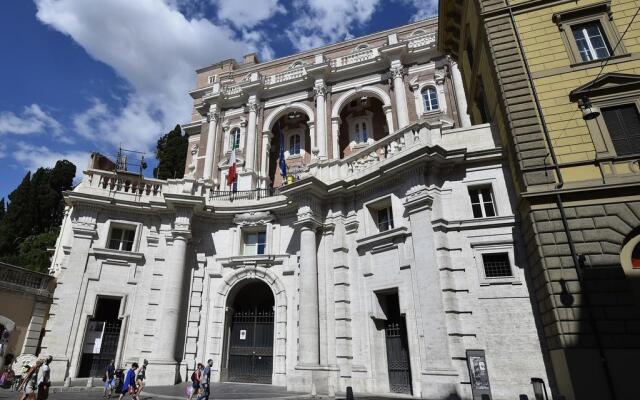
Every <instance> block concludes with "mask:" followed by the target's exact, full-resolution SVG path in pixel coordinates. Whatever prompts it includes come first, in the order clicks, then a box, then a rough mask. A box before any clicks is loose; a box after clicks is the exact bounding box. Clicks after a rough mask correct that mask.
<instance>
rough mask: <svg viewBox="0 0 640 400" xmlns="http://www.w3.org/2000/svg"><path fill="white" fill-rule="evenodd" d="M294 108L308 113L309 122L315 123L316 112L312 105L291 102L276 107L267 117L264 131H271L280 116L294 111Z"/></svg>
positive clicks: (263, 126)
mask: <svg viewBox="0 0 640 400" xmlns="http://www.w3.org/2000/svg"><path fill="white" fill-rule="evenodd" d="M294 110H295V111H301V112H303V113H305V114H307V117H309V124H313V122H314V112H313V109H312V108H311V107H309V106H308V105H306V104H303V103H291V104H285V105H282V106H280V107H278V108H276V109H275V110H273V111H272V112H271V114H269V116H268V117H267V118H266V119H265V121H264V124H263V125H262V132H269V131H271V128H273V124H275V123H276V121H277V120H278V119H279V118H280V117H282V116H283V115H285V114H286V113H287V112H290V111H294Z"/></svg>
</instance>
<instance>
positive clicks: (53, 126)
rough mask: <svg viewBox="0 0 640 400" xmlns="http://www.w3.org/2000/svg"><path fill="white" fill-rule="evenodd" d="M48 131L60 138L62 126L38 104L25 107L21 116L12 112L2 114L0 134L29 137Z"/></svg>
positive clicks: (0, 116)
mask: <svg viewBox="0 0 640 400" xmlns="http://www.w3.org/2000/svg"><path fill="white" fill-rule="evenodd" d="M46 130H49V131H50V132H51V134H52V135H53V136H59V135H60V134H61V133H62V125H60V123H59V122H58V121H57V120H56V119H55V118H53V117H52V116H51V115H49V114H47V113H46V112H45V111H43V110H42V108H40V106H39V105H37V104H31V105H30V106H27V107H25V108H24V111H23V112H22V115H20V116H18V115H16V114H14V113H12V112H10V111H5V112H1V113H0V134H3V133H4V134H16V135H27V134H32V133H42V132H45V131H46Z"/></svg>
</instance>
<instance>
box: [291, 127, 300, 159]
mask: <svg viewBox="0 0 640 400" xmlns="http://www.w3.org/2000/svg"><path fill="white" fill-rule="evenodd" d="M297 154H300V135H299V134H297V133H296V134H295V135H291V136H289V155H290V156H293V155H297Z"/></svg>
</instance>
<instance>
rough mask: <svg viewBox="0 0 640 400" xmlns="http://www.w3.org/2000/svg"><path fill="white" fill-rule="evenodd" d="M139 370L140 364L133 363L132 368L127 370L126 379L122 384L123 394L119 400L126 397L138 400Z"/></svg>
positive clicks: (121, 393)
mask: <svg viewBox="0 0 640 400" xmlns="http://www.w3.org/2000/svg"><path fill="white" fill-rule="evenodd" d="M137 369H138V363H135V362H134V363H132V364H131V368H129V369H128V370H127V373H126V374H125V377H124V383H123V384H122V392H120V397H119V398H118V400H122V399H123V398H124V396H125V395H127V394H128V395H129V396H131V398H132V399H133V400H138V394H137V391H136V370H137Z"/></svg>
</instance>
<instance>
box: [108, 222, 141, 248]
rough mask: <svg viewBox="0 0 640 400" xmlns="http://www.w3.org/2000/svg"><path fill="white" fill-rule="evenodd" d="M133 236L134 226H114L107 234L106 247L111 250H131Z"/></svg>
mask: <svg viewBox="0 0 640 400" xmlns="http://www.w3.org/2000/svg"><path fill="white" fill-rule="evenodd" d="M135 237H136V230H135V228H124V227H117V228H116V227H114V228H112V229H111V233H110V235H109V244H108V247H109V248H110V249H112V250H122V251H131V250H132V249H133V241H134V240H135Z"/></svg>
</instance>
